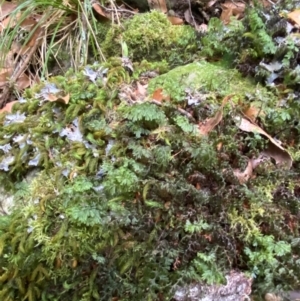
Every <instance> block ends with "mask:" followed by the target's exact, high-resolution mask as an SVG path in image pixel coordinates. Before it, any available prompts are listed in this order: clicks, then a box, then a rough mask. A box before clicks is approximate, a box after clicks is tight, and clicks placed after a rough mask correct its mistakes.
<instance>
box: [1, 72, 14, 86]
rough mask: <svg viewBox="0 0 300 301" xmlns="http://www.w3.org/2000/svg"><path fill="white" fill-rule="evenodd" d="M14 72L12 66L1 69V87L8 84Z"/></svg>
mask: <svg viewBox="0 0 300 301" xmlns="http://www.w3.org/2000/svg"><path fill="white" fill-rule="evenodd" d="M12 73H13V69H12V68H3V69H2V70H0V88H1V87H3V86H5V85H6V84H7V82H8V80H9V78H10V76H11V75H12Z"/></svg>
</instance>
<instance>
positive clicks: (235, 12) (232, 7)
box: [220, 1, 246, 24]
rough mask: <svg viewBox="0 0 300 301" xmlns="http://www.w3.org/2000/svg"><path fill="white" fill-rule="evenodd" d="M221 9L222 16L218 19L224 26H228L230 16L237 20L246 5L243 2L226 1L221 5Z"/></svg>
mask: <svg viewBox="0 0 300 301" xmlns="http://www.w3.org/2000/svg"><path fill="white" fill-rule="evenodd" d="M221 7H222V14H221V16H220V19H221V20H222V21H223V23H224V24H228V23H229V22H230V18H231V16H236V17H237V18H238V19H241V18H242V17H243V15H244V11H245V8H246V5H245V3H243V2H233V1H226V2H225V3H222V4H221Z"/></svg>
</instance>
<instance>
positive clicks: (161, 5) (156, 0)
mask: <svg viewBox="0 0 300 301" xmlns="http://www.w3.org/2000/svg"><path fill="white" fill-rule="evenodd" d="M148 4H149V7H150V9H156V10H158V11H161V12H162V13H166V12H167V11H168V8H167V4H166V1H165V0H148Z"/></svg>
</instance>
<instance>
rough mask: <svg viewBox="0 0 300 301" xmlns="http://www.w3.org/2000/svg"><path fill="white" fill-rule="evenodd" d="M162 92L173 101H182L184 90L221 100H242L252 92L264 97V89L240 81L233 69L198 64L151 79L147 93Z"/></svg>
mask: <svg viewBox="0 0 300 301" xmlns="http://www.w3.org/2000/svg"><path fill="white" fill-rule="evenodd" d="M158 88H163V89H164V91H165V93H166V94H168V95H170V96H171V98H172V99H173V100H176V99H177V100H180V99H183V98H184V95H185V90H186V89H187V88H189V89H190V90H205V91H209V92H212V93H217V94H219V95H221V96H226V95H229V94H235V95H237V96H238V97H243V98H244V97H245V95H247V94H253V92H256V93H258V94H261V95H262V96H264V97H268V92H267V90H266V89H265V88H263V87H262V86H260V85H256V83H255V82H254V81H253V80H252V79H250V78H245V77H243V76H242V75H241V74H240V73H239V72H238V71H237V70H236V69H229V68H225V67H223V66H222V64H220V63H219V64H212V63H208V62H206V61H204V60H203V61H198V62H195V63H191V64H188V65H185V66H180V67H177V68H175V69H173V70H171V71H169V72H168V73H166V74H163V75H161V76H158V77H156V78H154V79H152V80H151V81H150V83H149V93H153V92H154V91H155V90H156V89H158Z"/></svg>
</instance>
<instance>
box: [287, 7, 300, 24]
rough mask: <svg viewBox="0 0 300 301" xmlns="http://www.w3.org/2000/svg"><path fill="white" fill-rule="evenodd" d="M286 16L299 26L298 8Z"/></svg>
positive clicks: (299, 11) (299, 10)
mask: <svg viewBox="0 0 300 301" xmlns="http://www.w3.org/2000/svg"><path fill="white" fill-rule="evenodd" d="M287 16H288V18H289V19H290V20H292V21H293V22H294V23H296V24H297V25H299V26H300V9H296V10H294V11H292V12H291V13H289V14H288V15H287Z"/></svg>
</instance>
